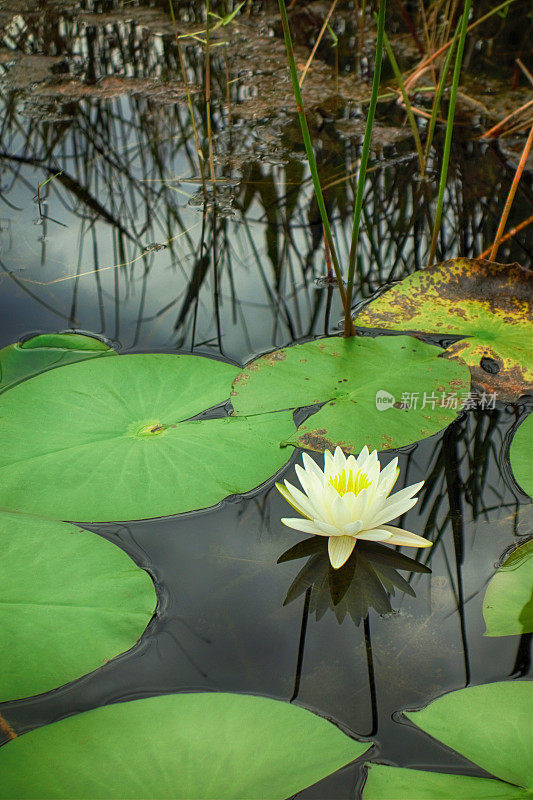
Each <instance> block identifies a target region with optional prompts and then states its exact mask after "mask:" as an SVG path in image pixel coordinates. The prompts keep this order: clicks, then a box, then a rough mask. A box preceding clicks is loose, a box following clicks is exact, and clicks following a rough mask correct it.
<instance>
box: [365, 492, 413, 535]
mask: <svg viewBox="0 0 533 800" xmlns="http://www.w3.org/2000/svg"><path fill="white" fill-rule="evenodd" d="M389 499H390V498H389ZM417 503H418V497H412V498H411V500H404V501H403V503H387V504H386V506H385V507H384V508H383V510H382V511H380V512H379V513H377V514H376V515H375V516H373V517H372V520H371V521H370V524H369V527H372V528H376V527H377V526H378V525H382V524H383V523H384V522H390V521H391V520H393V519H396V517H401V516H402V514H405V513H406V512H407V511H409V509H410V508H412V507H413V506H415V505H416V504H417Z"/></svg>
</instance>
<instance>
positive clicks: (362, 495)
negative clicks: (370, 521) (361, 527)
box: [352, 489, 370, 523]
mask: <svg viewBox="0 0 533 800" xmlns="http://www.w3.org/2000/svg"><path fill="white" fill-rule="evenodd" d="M369 499H370V492H369V491H368V489H363V490H362V491H361V492H359V494H358V495H357V497H356V498H355V503H354V505H353V507H352V519H354V520H355V519H360V520H361V521H362V522H363V523H364V520H365V516H366V509H367V505H368V501H369Z"/></svg>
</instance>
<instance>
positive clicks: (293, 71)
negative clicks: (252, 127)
mask: <svg viewBox="0 0 533 800" xmlns="http://www.w3.org/2000/svg"><path fill="white" fill-rule="evenodd" d="M278 2H279V10H280V15H281V23H282V25H283V35H284V38H285V47H286V50H287V60H288V62H289V71H290V75H291V81H292V90H293V93H294V99H295V101H296V110H297V112H298V119H299V121H300V127H301V129H302V138H303V142H304V147H305V153H306V155H307V162H308V164H309V170H310V172H311V178H312V180H313V187H314V190H315V196H316V201H317V205H318V210H319V212H320V217H321V219H322V224H323V226H324V233H325V236H326V241H327V243H328V246H329V249H330V254H331V261H332V264H333V269H334V271H335V277H336V279H337V284H338V286H339V291H340V295H341V299H342V304H343V306H344V309H345V311H346V314H348V316H349V312H350V307H349V306H347V305H346V291H345V289H344V283H343V280H342V273H341V269H340V264H339V259H338V256H337V250H336V248H335V243H334V241H333V236H332V235H331V227H330V224H329V219H328V214H327V211H326V205H325V203H324V195H323V194H322V187H321V185H320V178H319V175H318V168H317V164H316V159H315V153H314V150H313V143H312V142H311V135H310V133H309V128H308V126H307V119H306V117H305V111H304V104H303V98H302V92H301V90H300V85H299V81H298V70H297V68H296V61H295V60H294V49H293V46H292V38H291V32H290V29H289V19H288V17H287V8H286V6H285V0H278Z"/></svg>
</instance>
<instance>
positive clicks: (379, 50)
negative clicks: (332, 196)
mask: <svg viewBox="0 0 533 800" xmlns="http://www.w3.org/2000/svg"><path fill="white" fill-rule="evenodd" d="M385 9H386V0H381V2H380V4H379V14H378V31H377V41H376V59H375V64H374V77H373V79H372V95H371V97H370V105H369V108H368V115H367V118H366V128H365V137H364V139H363V147H362V150H361V162H360V164H359V175H358V177H357V190H356V196H355V207H354V215H353V225H352V241H351V244H350V257H349V259H348V278H347V281H346V305H345V307H344V335H345V336H352V335H353V333H354V329H353V322H352V316H351V312H352V297H353V281H354V274H355V261H356V256H357V244H358V242H359V227H360V224H361V210H362V208H363V196H364V191H365V179H366V168H367V165H368V157H369V155H370V140H371V138H372V128H373V127H374V117H375V114H376V106H377V102H378V91H379V83H380V80H381V59H382V55H383V39H384V33H385Z"/></svg>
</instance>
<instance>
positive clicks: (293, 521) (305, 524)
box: [281, 517, 329, 536]
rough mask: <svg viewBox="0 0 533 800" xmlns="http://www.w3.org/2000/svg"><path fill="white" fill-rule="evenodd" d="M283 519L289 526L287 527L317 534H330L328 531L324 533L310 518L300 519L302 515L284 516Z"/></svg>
mask: <svg viewBox="0 0 533 800" xmlns="http://www.w3.org/2000/svg"><path fill="white" fill-rule="evenodd" d="M281 521H282V522H283V524H284V525H286V526H287V528H294V530H296V531H302V533H314V534H316V535H317V536H329V534H328V533H324V532H323V531H321V530H319V529H318V528H317V527H316V525H315V524H314V523H313V522H312V521H311V520H310V519H300V517H284V518H282V520H281Z"/></svg>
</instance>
